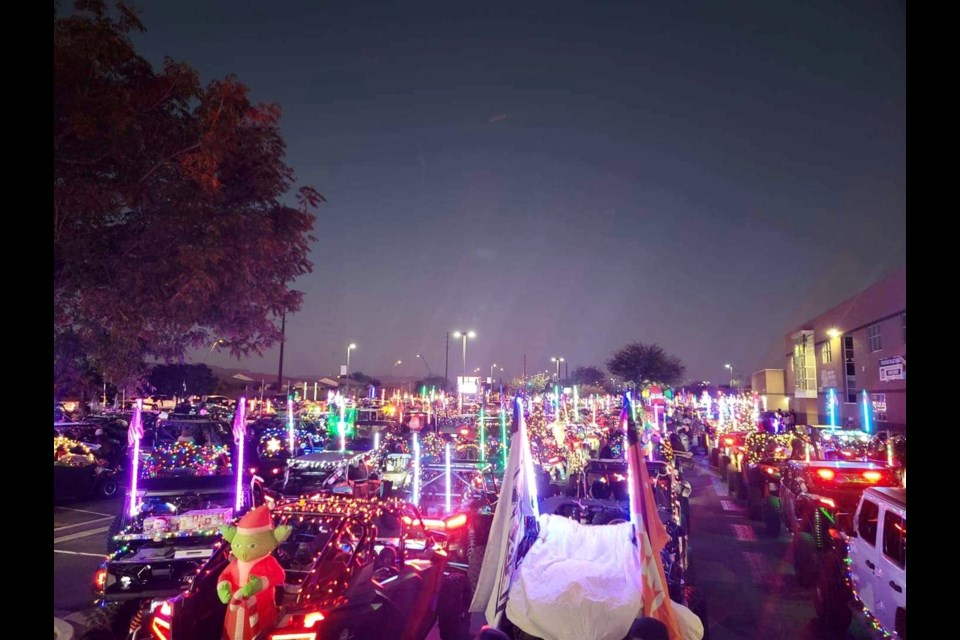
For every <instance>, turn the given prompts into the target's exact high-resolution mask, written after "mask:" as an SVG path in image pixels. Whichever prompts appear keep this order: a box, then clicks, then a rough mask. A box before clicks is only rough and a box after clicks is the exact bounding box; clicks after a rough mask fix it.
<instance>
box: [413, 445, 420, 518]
mask: <svg viewBox="0 0 960 640" xmlns="http://www.w3.org/2000/svg"><path fill="white" fill-rule="evenodd" d="M413 504H415V505H416V506H418V507H419V506H420V438H419V437H418V435H417V432H416V431H414V432H413Z"/></svg>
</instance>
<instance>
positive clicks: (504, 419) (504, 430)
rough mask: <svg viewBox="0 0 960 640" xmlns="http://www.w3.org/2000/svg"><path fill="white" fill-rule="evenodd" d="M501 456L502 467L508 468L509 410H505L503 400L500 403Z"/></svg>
mask: <svg viewBox="0 0 960 640" xmlns="http://www.w3.org/2000/svg"><path fill="white" fill-rule="evenodd" d="M500 456H501V458H502V462H501V464H502V465H503V467H502V469H504V470H506V468H507V412H506V411H504V410H503V402H501V403H500Z"/></svg>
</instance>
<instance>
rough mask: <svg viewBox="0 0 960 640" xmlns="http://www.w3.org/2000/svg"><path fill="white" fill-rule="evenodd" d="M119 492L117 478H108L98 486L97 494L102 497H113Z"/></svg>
mask: <svg viewBox="0 0 960 640" xmlns="http://www.w3.org/2000/svg"><path fill="white" fill-rule="evenodd" d="M116 494H117V480H116V479H115V478H107V479H105V480H103V481H102V482H101V483H100V484H99V485H98V486H97V496H99V497H101V498H112V497H113V496H115V495H116Z"/></svg>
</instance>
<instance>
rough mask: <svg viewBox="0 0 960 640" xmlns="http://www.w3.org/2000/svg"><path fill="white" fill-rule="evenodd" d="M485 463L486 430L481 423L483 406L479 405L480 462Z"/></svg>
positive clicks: (482, 422)
mask: <svg viewBox="0 0 960 640" xmlns="http://www.w3.org/2000/svg"><path fill="white" fill-rule="evenodd" d="M486 461H487V428H486V426H484V421H483V405H482V404H481V405H480V462H486Z"/></svg>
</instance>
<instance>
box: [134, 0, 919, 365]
mask: <svg viewBox="0 0 960 640" xmlns="http://www.w3.org/2000/svg"><path fill="white" fill-rule="evenodd" d="M139 6H140V8H141V10H142V11H141V18H142V20H143V22H144V24H145V26H146V27H147V33H145V34H142V35H138V36H136V42H137V45H138V47H139V49H140V50H141V52H143V53H144V54H145V55H146V56H147V57H148V58H149V59H150V60H152V61H154V62H155V63H159V62H160V61H161V60H162V58H163V56H170V57H172V58H174V59H178V60H183V61H185V62H188V63H190V64H192V65H193V66H195V67H196V68H197V69H198V70H199V71H200V73H201V77H202V79H203V80H204V81H205V82H206V81H209V80H212V79H215V78H219V77H223V76H225V75H227V74H230V73H233V74H235V75H237V76H238V77H239V78H240V80H241V81H243V82H244V83H246V84H247V85H248V86H250V87H251V89H252V95H253V98H254V99H255V100H256V101H264V102H276V103H279V104H280V105H281V106H282V107H283V120H282V128H283V132H284V135H285V137H286V140H287V143H288V157H287V159H288V162H289V163H290V165H291V166H292V167H293V168H294V170H295V171H296V174H297V176H298V179H299V181H300V182H301V183H302V184H310V185H312V186H314V187H316V188H317V189H318V190H319V191H320V192H321V193H323V194H324V195H325V196H326V197H327V199H328V200H329V202H328V204H326V205H324V206H322V207H321V209H320V210H319V212H318V223H317V228H316V231H315V235H316V236H318V238H319V240H318V242H317V243H316V244H315V246H314V247H313V252H312V260H313V262H314V271H313V273H312V274H310V275H308V276H305V277H303V278H301V279H300V280H299V281H297V283H296V288H298V289H300V290H302V291H304V292H305V294H306V295H305V301H304V305H303V308H302V310H301V311H300V312H299V313H298V314H296V315H295V316H293V317H290V318H288V319H287V320H288V322H287V339H288V347H289V348H288V350H287V357H286V364H285V367H284V370H285V373H288V374H291V375H306V374H332V373H335V372H336V369H337V365H338V364H339V363H341V362H342V361H343V359H344V355H343V352H344V349H345V347H346V345H347V344H348V343H349V342H356V343H357V344H358V345H359V348H358V350H357V351H355V352H354V353H353V356H352V357H351V370H352V371H355V370H362V371H364V372H366V373H370V374H388V373H390V372H391V365H392V363H393V362H394V361H396V360H397V359H402V360H403V365H401V366H399V367H397V368H396V369H395V370H394V371H393V372H394V373H396V374H398V375H399V374H402V375H419V374H423V373H425V371H426V370H425V368H424V367H423V366H422V365H421V364H419V363H418V361H417V360H416V359H415V357H414V356H415V354H416V353H422V354H424V355H425V356H426V358H427V361H428V362H429V364H430V367H431V368H432V369H433V371H434V372H440V373H442V371H443V345H444V334H445V332H446V331H448V330H455V329H458V328H466V329H474V330H476V331H477V333H478V337H477V339H476V340H474V341H471V343H470V345H469V348H468V360H469V362H468V364H469V368H470V369H471V370H472V369H473V368H474V367H483V368H484V370H485V371H486V373H485V374H484V375H487V374H489V367H490V365H491V364H492V363H493V362H496V363H498V364H502V365H505V369H506V371H505V373H504V374H503V375H505V376H513V375H517V374H519V373H520V370H521V365H522V356H523V353H526V354H527V362H528V371H535V370H537V369H540V370H543V369H545V368H548V367H550V366H551V365H550V362H549V358H550V356H551V355H560V356H563V357H565V358H566V359H567V360H568V361H569V362H570V367H571V370H572V368H573V367H574V366H576V365H578V364H598V365H602V364H603V363H604V362H605V361H606V359H607V357H608V356H609V355H610V353H611V352H612V351H613V350H614V349H615V348H617V347H619V346H621V345H623V344H625V343H627V342H631V341H635V340H639V341H644V342H648V341H650V342H656V343H659V344H660V345H661V346H663V347H664V348H665V349H666V350H667V351H670V352H673V353H676V354H677V355H679V356H680V357H681V358H682V359H683V361H684V362H685V363H686V365H687V375H688V377H690V378H697V379H708V380H712V381H715V382H716V381H721V380H723V381H726V378H728V377H729V376H727V377H726V378H725V377H724V373H725V371H724V368H723V365H724V363H727V362H731V363H733V364H734V366H735V367H736V368H737V370H738V371H744V372H751V371H755V370H758V369H761V368H764V367H778V368H779V367H783V366H784V358H783V334H784V333H785V332H786V331H788V330H789V329H791V328H792V327H793V326H794V325H796V324H799V323H800V322H802V321H803V320H805V319H808V318H811V317H813V316H814V315H816V314H818V313H819V312H821V311H823V310H825V309H826V308H828V307H830V306H832V305H834V304H836V303H837V302H839V301H841V300H843V299H844V298H846V297H848V296H850V295H852V294H854V293H856V292H857V291H858V290H860V289H862V288H863V287H865V286H867V285H869V284H870V283H872V282H873V281H875V280H876V279H878V278H880V277H881V276H883V275H884V274H886V273H888V272H889V271H890V270H891V269H893V268H896V267H898V266H902V265H903V264H905V255H906V246H905V240H904V237H905V221H906V185H905V176H906V168H905V153H906V135H905V114H906V61H905V59H906V36H905V20H906V16H905V9H904V7H903V6H902V5H901V4H899V3H894V2H880V1H853V0H849V1H845V2H836V1H833V0H823V1H817V2H804V3H799V2H770V1H769V0H757V1H754V2H670V3H664V2H639V1H633V2H618V3H613V2H564V1H557V0H554V1H551V2H526V1H514V2H505V3H497V2H450V1H449V0H448V1H447V2H435V3H433V2H430V3H428V2H404V3H396V4H395V5H392V6H388V5H386V3H381V2H369V3H368V2H350V1H339V2H323V3H321V2H288V1H284V0H274V1H271V2H259V1H258V2H237V1H236V0H217V1H209V0H189V1H187V0H163V1H162V2H161V1H159V0H152V1H151V0H141V2H140V3H139ZM195 359H196V361H201V362H202V361H204V360H206V361H207V362H208V363H210V364H217V365H222V366H234V367H236V366H244V367H249V368H250V369H252V370H254V371H264V372H270V371H276V366H277V353H276V350H273V351H271V352H268V353H267V354H266V356H265V358H264V359H262V360H261V359H250V360H247V361H245V362H243V363H241V364H239V365H238V363H237V362H236V361H234V360H231V359H230V358H228V357H227V356H226V354H213V355H212V356H209V357H208V354H207V353H206V352H201V353H199V354H197V356H196V358H195ZM460 368H461V361H460V351H459V343H456V344H454V345H452V346H451V356H450V372H451V376H454V375H457V374H459V372H460Z"/></svg>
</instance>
